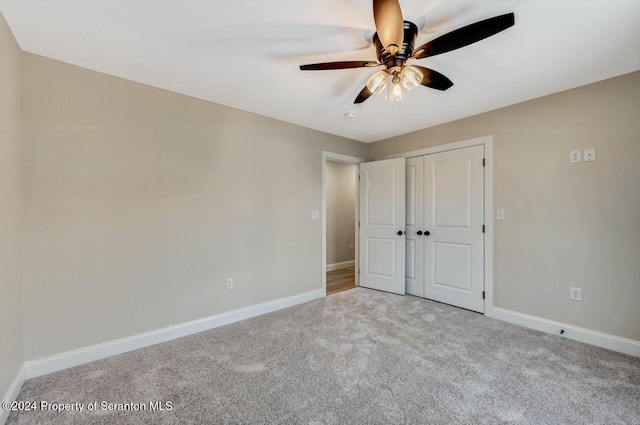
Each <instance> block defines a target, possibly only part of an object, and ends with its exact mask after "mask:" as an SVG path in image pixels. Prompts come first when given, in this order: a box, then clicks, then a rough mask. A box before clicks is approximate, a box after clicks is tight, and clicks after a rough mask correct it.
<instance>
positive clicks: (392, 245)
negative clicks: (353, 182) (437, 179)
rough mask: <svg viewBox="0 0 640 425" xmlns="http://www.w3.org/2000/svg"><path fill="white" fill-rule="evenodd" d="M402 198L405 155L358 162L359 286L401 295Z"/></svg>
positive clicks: (402, 266) (402, 288) (403, 209)
mask: <svg viewBox="0 0 640 425" xmlns="http://www.w3.org/2000/svg"><path fill="white" fill-rule="evenodd" d="M405 201H406V200H405V159H404V158H399V159H388V160H384V161H375V162H369V163H364V164H360V247H362V248H361V249H360V286H364V287H367V288H372V289H378V290H381V291H388V292H393V293H396V294H403V295H404V293H405V249H406V247H405V236H404V231H405ZM399 231H401V232H402V235H398V232H399Z"/></svg>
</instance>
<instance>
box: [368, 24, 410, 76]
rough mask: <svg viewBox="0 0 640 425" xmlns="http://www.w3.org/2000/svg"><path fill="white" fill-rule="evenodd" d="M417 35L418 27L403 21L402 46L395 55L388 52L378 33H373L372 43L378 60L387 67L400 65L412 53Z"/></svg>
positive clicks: (402, 64)
mask: <svg viewBox="0 0 640 425" xmlns="http://www.w3.org/2000/svg"><path fill="white" fill-rule="evenodd" d="M417 36H418V27H417V26H416V24H414V23H413V22H409V21H404V36H403V40H402V47H401V48H400V49H399V50H398V53H397V54H395V55H392V54H390V53H389V52H388V51H387V49H385V47H384V46H383V45H382V43H381V42H380V38H379V37H378V33H375V34H374V35H373V45H374V46H375V48H376V52H377V56H378V60H379V61H380V63H383V64H384V65H385V66H386V67H387V69H391V68H396V67H400V68H401V67H402V66H404V63H405V62H406V61H407V59H409V58H410V57H411V55H412V54H413V49H414V46H415V42H416V37H417Z"/></svg>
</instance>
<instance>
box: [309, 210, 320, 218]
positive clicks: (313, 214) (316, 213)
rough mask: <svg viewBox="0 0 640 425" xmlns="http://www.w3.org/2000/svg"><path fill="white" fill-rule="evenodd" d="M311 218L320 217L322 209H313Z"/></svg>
mask: <svg viewBox="0 0 640 425" xmlns="http://www.w3.org/2000/svg"><path fill="white" fill-rule="evenodd" d="M311 218H312V219H314V220H317V219H319V218H320V211H318V210H313V211H311Z"/></svg>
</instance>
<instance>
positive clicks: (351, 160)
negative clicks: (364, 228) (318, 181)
mask: <svg viewBox="0 0 640 425" xmlns="http://www.w3.org/2000/svg"><path fill="white" fill-rule="evenodd" d="M327 161H335V162H344V163H347V164H354V165H356V166H357V165H359V164H361V163H363V162H364V158H358V157H355V156H348V155H342V154H339V153H335V152H328V151H322V217H321V218H322V264H321V266H322V269H321V275H322V296H324V297H326V296H327ZM359 174H360V170H358V172H357V173H356V176H357V175H359ZM355 203H356V216H355V217H354V223H353V224H354V226H355V228H356V232H355V241H354V255H355V260H354V261H355V268H356V274H355V283H356V286H358V285H359V284H360V282H359V276H358V265H359V258H358V257H359V254H360V251H359V249H360V247H359V246H358V243H359V237H360V229H358V217H360V185H359V184H358V182H357V181H356V199H355Z"/></svg>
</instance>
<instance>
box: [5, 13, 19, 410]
mask: <svg viewBox="0 0 640 425" xmlns="http://www.w3.org/2000/svg"><path fill="white" fill-rule="evenodd" d="M21 157H22V145H21V142H20V49H19V47H18V45H17V44H16V42H15V40H14V38H13V35H12V34H11V31H10V30H9V27H8V25H7V23H6V22H5V20H4V17H3V16H2V14H0V335H1V338H2V342H1V343H0V397H3V396H4V395H5V393H6V391H7V390H8V389H9V385H10V384H11V382H12V381H13V380H14V378H15V377H16V376H17V374H18V371H19V370H20V367H21V366H22V294H21V292H22V289H21V285H22V283H21V279H22V277H21V276H22V272H21V267H22V264H21V258H20V257H21V255H20V252H21V244H22V242H21V241H22V158H21ZM3 400H4V399H3Z"/></svg>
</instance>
